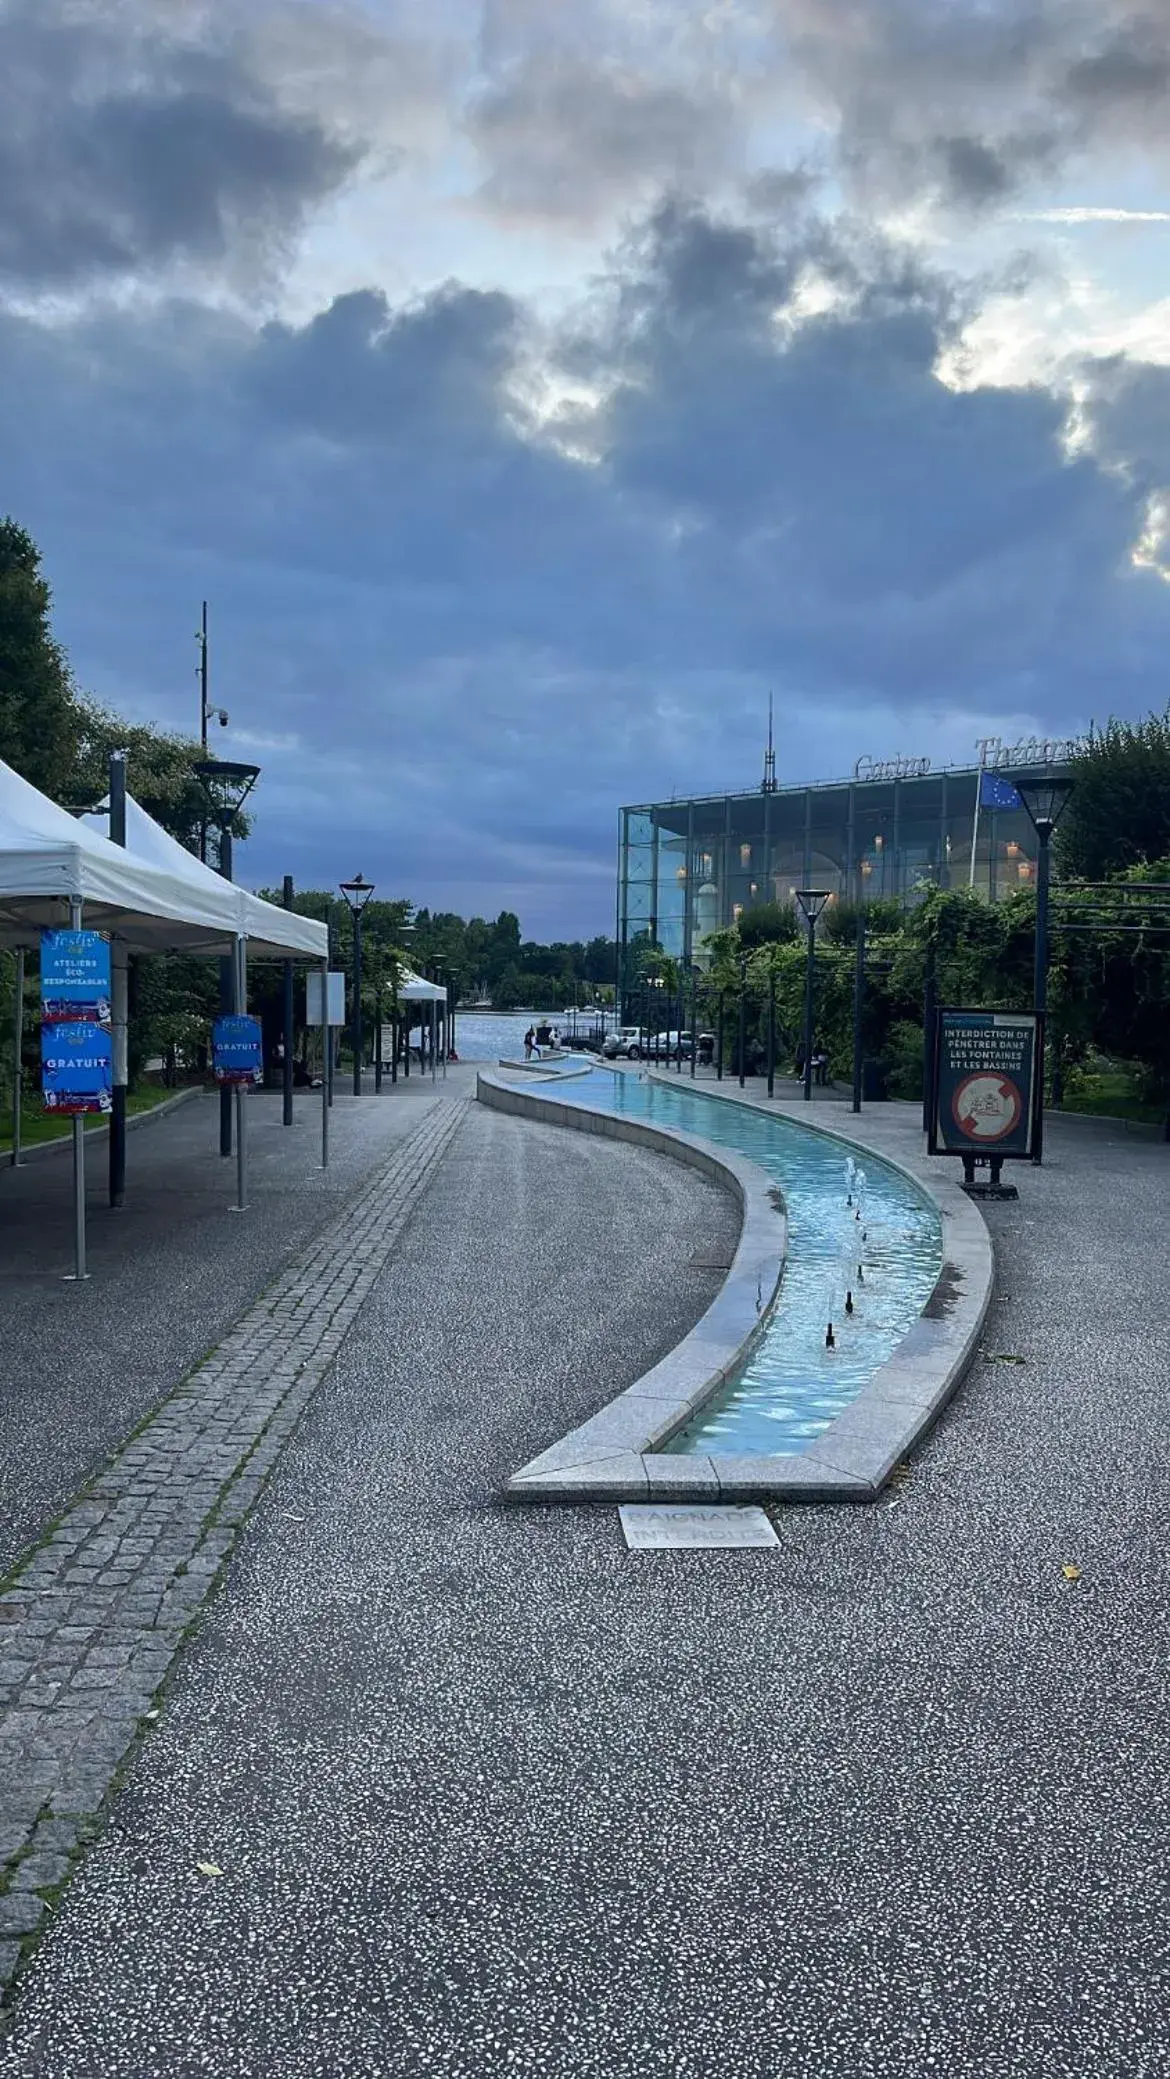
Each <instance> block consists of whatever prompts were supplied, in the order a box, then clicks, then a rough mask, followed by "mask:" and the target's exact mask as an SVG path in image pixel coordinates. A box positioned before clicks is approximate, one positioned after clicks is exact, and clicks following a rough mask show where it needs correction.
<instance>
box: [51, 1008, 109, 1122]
mask: <svg viewBox="0 0 1170 2079" xmlns="http://www.w3.org/2000/svg"><path fill="white" fill-rule="evenodd" d="M113 1083H114V1043H113V1040H112V1038H111V1036H110V1034H109V1032H108V1031H107V1030H106V1029H105V1028H104V1027H103V1026H101V1025H95V1024H93V1023H91V1022H88V1021H87V1022H86V1023H84V1024H78V1023H76V1022H75V1023H72V1024H66V1023H65V1022H64V1021H63V1020H54V1021H53V1022H52V1023H51V1024H46V1025H42V1027H41V1095H42V1102H43V1104H44V1107H45V1110H46V1111H47V1112H66V1113H70V1114H72V1115H74V1116H78V1115H80V1114H82V1113H84V1112H108V1111H110V1110H111V1109H112V1107H113V1096H112V1091H113Z"/></svg>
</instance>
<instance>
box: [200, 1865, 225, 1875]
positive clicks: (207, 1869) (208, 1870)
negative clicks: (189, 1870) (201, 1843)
mask: <svg viewBox="0 0 1170 2079" xmlns="http://www.w3.org/2000/svg"><path fill="white" fill-rule="evenodd" d="M195 1867H196V1869H197V1870H198V1872H199V1874H200V1876H201V1877H222V1876H223V1871H222V1870H221V1869H220V1866H219V1864H218V1863H217V1862H197V1863H196V1865H195Z"/></svg>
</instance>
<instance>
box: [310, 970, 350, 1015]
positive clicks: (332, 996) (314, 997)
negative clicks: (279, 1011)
mask: <svg viewBox="0 0 1170 2079" xmlns="http://www.w3.org/2000/svg"><path fill="white" fill-rule="evenodd" d="M322 979H323V977H322V976H321V974H320V972H319V971H317V972H314V971H313V970H312V969H310V971H309V973H308V974H307V975H306V976H305V1023H306V1025H320V1023H321V982H322ZM324 979H325V980H327V981H328V983H329V994H328V998H327V1001H328V1004H329V1023H330V1025H344V1024H345V976H344V975H343V974H340V973H338V972H336V971H335V970H332V969H331V970H330V972H329V974H328V975H327V976H325V977H324Z"/></svg>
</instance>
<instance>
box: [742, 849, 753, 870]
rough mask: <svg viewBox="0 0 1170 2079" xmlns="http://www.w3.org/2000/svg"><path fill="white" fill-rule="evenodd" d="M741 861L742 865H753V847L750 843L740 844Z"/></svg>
mask: <svg viewBox="0 0 1170 2079" xmlns="http://www.w3.org/2000/svg"><path fill="white" fill-rule="evenodd" d="M739 863H740V865H741V866H750V865H751V863H752V848H751V846H750V845H741V846H740V848H739Z"/></svg>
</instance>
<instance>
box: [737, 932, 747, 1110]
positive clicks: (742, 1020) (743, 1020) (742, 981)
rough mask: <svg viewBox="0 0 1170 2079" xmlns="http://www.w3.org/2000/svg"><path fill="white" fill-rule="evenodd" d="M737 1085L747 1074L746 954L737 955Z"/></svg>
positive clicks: (740, 1084) (740, 1085) (742, 1084)
mask: <svg viewBox="0 0 1170 2079" xmlns="http://www.w3.org/2000/svg"><path fill="white" fill-rule="evenodd" d="M738 1039H739V1087H740V1089H741V1090H742V1089H743V1086H744V1078H745V1076H746V1074H747V1064H746V1055H747V954H746V953H741V954H740V956H739V1035H738Z"/></svg>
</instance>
